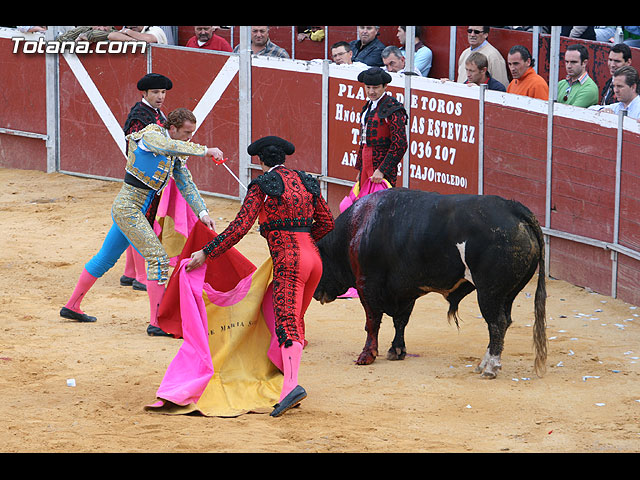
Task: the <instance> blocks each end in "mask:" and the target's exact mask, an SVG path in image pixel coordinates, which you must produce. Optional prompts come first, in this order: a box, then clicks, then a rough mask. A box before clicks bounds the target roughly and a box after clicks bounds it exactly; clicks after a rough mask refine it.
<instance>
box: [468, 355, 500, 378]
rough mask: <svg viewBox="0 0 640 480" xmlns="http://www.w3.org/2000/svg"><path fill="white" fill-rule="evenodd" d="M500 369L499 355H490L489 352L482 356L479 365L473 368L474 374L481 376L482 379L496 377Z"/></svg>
mask: <svg viewBox="0 0 640 480" xmlns="http://www.w3.org/2000/svg"><path fill="white" fill-rule="evenodd" d="M501 369H502V362H501V360H500V355H491V354H490V353H489V350H488V349H487V352H486V353H485V354H484V357H483V358H482V360H481V361H480V364H479V365H478V366H477V367H476V368H475V370H474V371H475V373H480V374H482V375H481V376H482V378H488V379H493V378H496V377H497V376H498V372H499V371H500V370H501Z"/></svg>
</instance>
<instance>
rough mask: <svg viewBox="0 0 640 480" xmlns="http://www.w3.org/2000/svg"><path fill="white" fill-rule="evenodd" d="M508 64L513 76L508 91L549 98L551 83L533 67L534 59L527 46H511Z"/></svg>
mask: <svg viewBox="0 0 640 480" xmlns="http://www.w3.org/2000/svg"><path fill="white" fill-rule="evenodd" d="M507 65H508V66H509V71H510V72H511V77H512V78H513V80H511V83H509V85H508V86H507V93H513V94H516V95H525V96H527V97H533V98H539V99H540V100H549V85H548V84H547V82H546V81H545V79H544V78H542V77H541V76H540V75H538V74H537V73H536V71H535V70H534V69H533V65H534V59H533V58H531V53H529V50H527V48H526V47H523V46H522V45H515V46H514V47H511V50H509V54H508V55H507Z"/></svg>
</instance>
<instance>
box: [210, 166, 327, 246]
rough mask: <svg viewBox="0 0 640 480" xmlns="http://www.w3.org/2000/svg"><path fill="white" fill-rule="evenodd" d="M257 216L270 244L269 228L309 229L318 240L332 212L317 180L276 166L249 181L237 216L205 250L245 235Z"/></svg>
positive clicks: (232, 244) (232, 241) (231, 243)
mask: <svg viewBox="0 0 640 480" xmlns="http://www.w3.org/2000/svg"><path fill="white" fill-rule="evenodd" d="M258 217H259V222H260V234H261V235H262V236H263V237H265V238H266V239H267V243H269V246H270V247H271V246H272V245H271V243H272V238H271V237H272V236H271V235H270V234H271V232H274V231H277V230H286V231H309V232H310V233H311V237H312V238H313V239H314V240H315V241H318V240H320V239H321V238H322V237H323V236H325V235H326V234H327V233H329V232H330V231H331V230H333V226H334V222H333V215H332V214H331V211H330V210H329V206H328V205H327V202H326V201H325V200H324V198H322V194H321V192H320V186H319V185H318V182H317V180H315V179H314V178H313V177H312V176H311V175H308V174H306V173H304V172H299V171H294V170H290V169H288V168H286V167H284V166H279V167H277V168H275V169H274V170H272V171H270V172H267V173H265V174H263V175H260V176H259V177H258V178H256V179H255V180H254V181H252V182H251V183H250V184H249V188H248V192H247V196H246V197H245V199H244V202H243V203H242V207H241V208H240V211H239V212H238V215H237V216H236V218H235V219H234V220H233V221H232V222H231V223H230V224H229V225H228V226H227V228H225V229H224V231H223V232H222V233H220V234H219V235H218V236H217V237H216V238H214V239H213V240H212V241H211V242H210V243H209V244H208V245H207V246H205V247H204V249H203V250H204V252H205V253H206V254H207V255H208V256H209V257H210V258H215V257H217V256H219V255H221V254H223V253H224V252H226V251H227V250H228V249H229V248H231V247H233V246H234V245H235V244H236V243H238V242H239V241H240V239H242V237H244V236H245V235H246V234H247V232H249V230H250V229H251V227H252V226H253V224H254V223H255V221H256V219H257V218H258Z"/></svg>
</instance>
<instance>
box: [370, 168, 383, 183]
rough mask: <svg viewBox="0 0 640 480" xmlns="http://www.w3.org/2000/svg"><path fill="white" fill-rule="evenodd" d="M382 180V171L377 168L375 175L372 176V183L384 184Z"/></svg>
mask: <svg viewBox="0 0 640 480" xmlns="http://www.w3.org/2000/svg"><path fill="white" fill-rule="evenodd" d="M382 180H384V175H383V174H382V172H381V171H380V170H378V169H377V168H376V171H375V172H373V175H371V181H372V182H373V183H382Z"/></svg>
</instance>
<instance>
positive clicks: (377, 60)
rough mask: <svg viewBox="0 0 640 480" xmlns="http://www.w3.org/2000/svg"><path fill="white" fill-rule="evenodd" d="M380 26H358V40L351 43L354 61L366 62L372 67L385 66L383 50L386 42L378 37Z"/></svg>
mask: <svg viewBox="0 0 640 480" xmlns="http://www.w3.org/2000/svg"><path fill="white" fill-rule="evenodd" d="M379 31H380V27H379V26H378V27H372V26H362V27H360V26H359V27H358V40H353V41H352V42H351V43H350V44H349V45H350V46H351V51H352V52H353V61H354V62H362V63H366V64H367V65H369V66H370V67H383V66H384V63H383V62H382V50H384V47H385V44H384V43H382V42H381V41H380V40H379V39H378V32H379Z"/></svg>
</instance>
